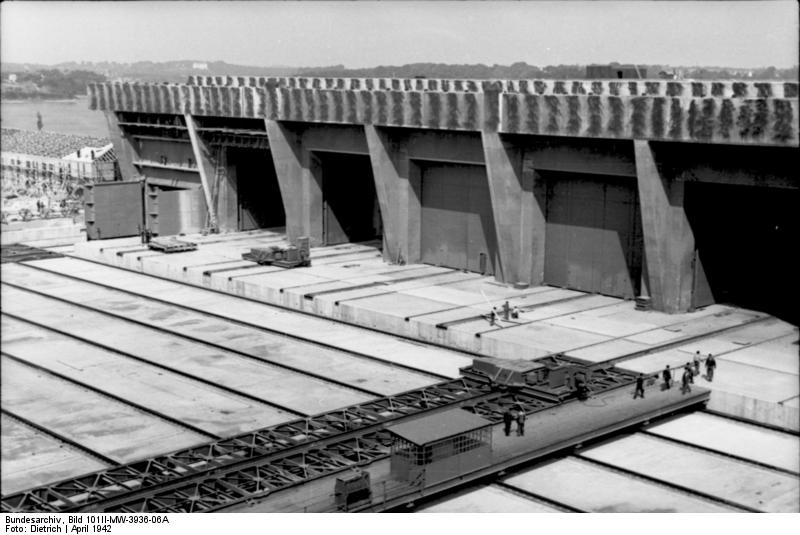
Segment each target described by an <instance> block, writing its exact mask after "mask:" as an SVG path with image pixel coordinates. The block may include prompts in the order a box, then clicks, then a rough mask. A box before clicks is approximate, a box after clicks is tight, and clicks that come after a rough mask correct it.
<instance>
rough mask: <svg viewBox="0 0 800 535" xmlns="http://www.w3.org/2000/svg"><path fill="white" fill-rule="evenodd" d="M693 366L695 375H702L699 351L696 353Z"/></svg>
mask: <svg viewBox="0 0 800 535" xmlns="http://www.w3.org/2000/svg"><path fill="white" fill-rule="evenodd" d="M692 364H693V365H694V374H695V375H700V352H699V351H695V353H694V362H693V363H692Z"/></svg>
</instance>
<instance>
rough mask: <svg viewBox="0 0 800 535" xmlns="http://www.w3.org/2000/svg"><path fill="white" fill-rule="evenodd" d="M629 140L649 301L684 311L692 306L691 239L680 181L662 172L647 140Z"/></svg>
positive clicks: (663, 308)
mask: <svg viewBox="0 0 800 535" xmlns="http://www.w3.org/2000/svg"><path fill="white" fill-rule="evenodd" d="M633 143H634V153H635V156H636V175H637V183H638V187H639V202H640V206H641V213H642V231H643V233H644V249H645V262H646V272H647V281H646V282H647V284H648V286H649V290H650V298H651V300H652V305H653V308H654V309H655V310H658V311H661V312H668V313H676V312H685V311H687V310H689V309H690V308H691V307H692V291H693V285H694V269H693V268H694V259H695V241H694V234H693V232H692V228H691V226H690V224H689V220H688V218H687V216H686V211H685V209H684V183H683V182H681V181H677V180H674V179H671V178H669V177H667V176H663V175H662V173H661V172H660V171H659V168H658V166H657V165H656V158H655V156H654V154H653V150H652V147H651V146H650V143H649V142H648V141H645V140H634V142H633ZM698 268H700V266H698Z"/></svg>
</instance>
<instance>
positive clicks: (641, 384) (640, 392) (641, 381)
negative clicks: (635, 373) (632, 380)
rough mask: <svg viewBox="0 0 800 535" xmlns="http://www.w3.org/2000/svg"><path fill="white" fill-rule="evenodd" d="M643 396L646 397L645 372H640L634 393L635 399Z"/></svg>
mask: <svg viewBox="0 0 800 535" xmlns="http://www.w3.org/2000/svg"><path fill="white" fill-rule="evenodd" d="M638 397H641V398H642V399H644V374H641V373H640V374H639V377H637V378H636V392H634V393H633V399H636V398H638Z"/></svg>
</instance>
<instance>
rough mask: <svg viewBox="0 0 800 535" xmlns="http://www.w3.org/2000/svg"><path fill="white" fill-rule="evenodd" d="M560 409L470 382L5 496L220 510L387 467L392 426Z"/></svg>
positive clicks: (63, 506)
mask: <svg viewBox="0 0 800 535" xmlns="http://www.w3.org/2000/svg"><path fill="white" fill-rule="evenodd" d="M551 359H552V362H553V363H554V364H555V363H564V362H566V360H565V359H562V358H559V357H551ZM632 381H633V374H632V373H630V372H626V371H622V370H616V369H609V370H602V371H601V372H598V371H595V373H594V375H593V380H592V381H591V383H590V385H589V386H590V390H591V391H592V392H595V393H599V392H603V391H607V390H611V389H614V388H618V387H621V386H625V385H628V384H631V382H632ZM558 404H559V403H558V402H557V401H553V400H550V399H546V398H544V397H542V396H540V395H537V393H536V392H535V391H534V390H532V389H527V388H523V389H521V390H518V391H495V390H493V389H492V387H491V386H490V385H489V384H488V382H485V381H480V380H478V379H473V378H469V377H463V378H459V379H453V380H449V381H444V382H442V383H438V384H436V385H432V386H429V387H425V388H421V389H418V390H412V391H409V392H405V393H402V394H398V395H395V396H387V397H384V398H379V399H376V400H372V401H369V402H366V403H361V404H358V405H354V406H351V407H346V408H343V409H337V410H335V411H330V412H326V413H323V414H319V415H316V416H312V417H309V418H304V419H297V420H293V421H290V422H286V423H282V424H279V425H275V426H272V427H268V428H264V429H261V430H257V431H253V432H249V433H244V434H241V435H238V436H235V437H231V438H226V439H222V440H217V441H214V442H210V443H207V444H203V445H201V446H196V447H192V448H187V449H183V450H179V451H176V452H172V453H169V454H166V455H161V456H158V457H154V458H150V459H146V460H143V461H138V462H133V463H129V464H126V465H121V466H115V467H112V468H108V469H105V470H102V471H99V472H95V473H93V474H88V475H84V476H80V477H76V478H71V479H68V480H64V481H60V482H57V483H53V484H50V485H46V486H42V487H38V488H34V489H30V490H26V491H22V492H18V493H15V494H12V495H9V496H4V497H3V498H2V510H3V512H69V511H118V512H153V513H155V512H200V511H214V510H218V509H221V508H225V507H230V506H232V505H235V504H237V503H241V502H246V501H248V500H252V499H255V498H262V497H264V496H266V495H268V494H269V493H272V492H275V491H277V490H280V489H284V488H287V487H289V486H292V485H298V484H302V483H304V482H307V481H309V480H312V479H316V478H318V477H323V476H326V475H330V474H334V473H336V472H339V471H342V470H347V469H350V468H352V467H354V466H359V465H365V464H369V463H372V462H375V461H377V460H379V459H382V458H384V457H386V456H388V455H389V452H390V445H391V438H390V435H389V433H388V432H387V431H385V430H384V429H383V424H385V423H388V422H392V421H394V420H397V419H400V418H403V417H406V416H409V415H413V414H418V413H421V412H423V411H435V410H442V409H445V408H448V407H452V406H457V405H461V406H463V407H464V408H465V409H466V410H469V411H471V412H474V413H476V414H479V415H480V416H483V417H484V418H486V419H488V420H490V421H492V422H498V421H500V420H501V419H502V415H503V413H504V412H505V411H506V410H507V409H509V408H522V409H523V410H524V411H525V412H526V413H529V414H530V413H535V412H538V411H540V410H544V409H547V408H550V407H553V406H555V405H558Z"/></svg>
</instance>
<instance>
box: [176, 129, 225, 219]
mask: <svg viewBox="0 0 800 535" xmlns="http://www.w3.org/2000/svg"><path fill="white" fill-rule="evenodd" d="M184 118H185V120H186V129H187V130H188V131H189V139H191V141H192V152H193V153H194V159H195V161H196V162H197V170H198V171H199V172H200V182H201V183H202V185H203V194H204V196H205V199H206V208H207V209H208V215H209V224H210V226H211V228H212V229H217V228H218V224H217V207H216V206H214V197H213V193H212V191H211V180H213V179H214V175H215V173H214V171H215V168H214V163H213V162H212V161H211V154H210V150H209V147H208V146H206V144H205V143H204V142H203V140H202V139H201V138H200V135H199V134H198V133H197V126H196V125H195V122H194V118H193V117H192V116H191V115H190V114H188V113H186V114H184Z"/></svg>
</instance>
